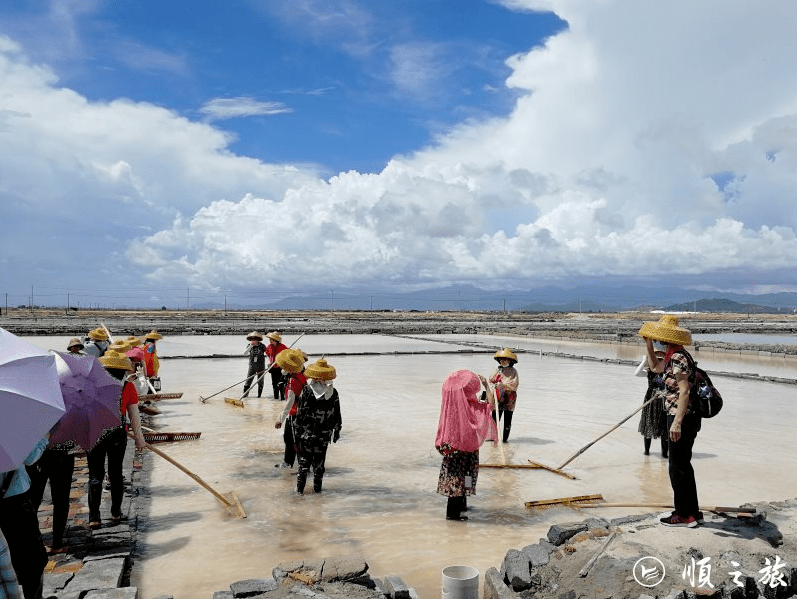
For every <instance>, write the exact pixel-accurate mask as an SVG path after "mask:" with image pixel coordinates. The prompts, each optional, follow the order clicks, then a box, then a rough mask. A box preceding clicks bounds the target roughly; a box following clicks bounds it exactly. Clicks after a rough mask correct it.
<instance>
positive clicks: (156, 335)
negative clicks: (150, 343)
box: [144, 329, 163, 341]
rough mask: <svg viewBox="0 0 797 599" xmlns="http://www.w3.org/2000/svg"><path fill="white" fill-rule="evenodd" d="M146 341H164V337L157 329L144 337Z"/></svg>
mask: <svg viewBox="0 0 797 599" xmlns="http://www.w3.org/2000/svg"><path fill="white" fill-rule="evenodd" d="M144 339H155V340H156V341H157V340H158V339H163V335H161V334H160V333H159V332H158V331H156V330H155V329H152V330H151V331H150V332H149V333H147V334H146V335H144Z"/></svg>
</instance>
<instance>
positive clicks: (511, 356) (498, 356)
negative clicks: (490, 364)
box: [493, 347, 517, 364]
mask: <svg viewBox="0 0 797 599" xmlns="http://www.w3.org/2000/svg"><path fill="white" fill-rule="evenodd" d="M493 358H495V360H496V361H497V362H500V361H501V360H502V359H503V360H512V364H517V356H516V355H515V352H513V351H512V350H511V349H509V348H508V347H505V348H504V349H502V350H501V351H497V352H495V355H493Z"/></svg>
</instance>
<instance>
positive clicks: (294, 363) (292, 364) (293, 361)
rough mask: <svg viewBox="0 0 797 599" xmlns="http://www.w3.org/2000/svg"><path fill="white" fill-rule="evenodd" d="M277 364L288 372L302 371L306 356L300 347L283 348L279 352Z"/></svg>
mask: <svg viewBox="0 0 797 599" xmlns="http://www.w3.org/2000/svg"><path fill="white" fill-rule="evenodd" d="M276 362H277V366H279V367H280V368H282V369H283V370H287V371H288V372H301V371H302V368H303V367H304V356H303V355H302V352H301V351H299V350H298V349H283V350H282V351H281V352H280V353H278V354H277V359H276Z"/></svg>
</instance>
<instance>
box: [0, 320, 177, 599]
mask: <svg viewBox="0 0 797 599" xmlns="http://www.w3.org/2000/svg"><path fill="white" fill-rule="evenodd" d="M158 339H162V336H161V335H160V334H159V333H158V332H157V331H155V330H153V331H151V332H149V333H147V334H146V335H144V337H143V340H142V339H141V338H138V337H132V336H131V337H127V338H124V339H122V338H120V339H117V340H115V341H113V342H111V340H110V338H109V335H108V333H107V331H105V330H103V329H94V330H92V331H89V333H88V334H87V335H86V337H85V339H84V341H81V340H80V339H78V338H77V337H74V338H72V339H70V340H69V342H68V344H67V353H66V354H65V355H66V356H67V357H66V358H64V359H63V361H65V360H67V359H74V357H84V358H85V359H88V358H87V356H92V357H94V358H96V359H97V360H98V361H99V362H100V364H102V366H103V367H104V368H105V370H106V371H107V373H108V374H109V375H110V377H111V378H113V379H114V380H116V381H118V383H119V386H120V389H119V397H120V401H119V420H118V425H115V426H111V427H110V428H107V429H105V430H103V431H102V433H101V435H100V437H99V439H98V440H97V442H96V443H95V444H94V446H93V447H90V448H85V447H84V448H80V447H78V446H77V445H76V444H75V443H74V442H71V441H70V442H67V443H53V442H50V435H49V433H48V435H47V436H46V437H45V438H43V439H41V440H40V441H39V442H38V443H37V444H36V446H35V447H34V448H33V450H32V451H31V453H30V454H29V455H28V456H27V458H26V459H25V460H24V463H23V464H22V465H21V466H20V467H19V468H17V469H16V470H13V471H9V472H3V473H0V532H1V533H2V534H0V590H2V592H3V594H4V595H0V596H8V597H14V598H16V597H20V598H21V597H23V596H24V598H25V599H39V598H41V597H42V588H43V587H42V581H43V578H42V575H43V572H44V567H45V564H46V563H47V550H46V549H45V547H44V543H43V541H42V536H41V531H40V529H39V522H38V510H39V506H40V505H41V502H42V499H43V496H44V490H45V487H46V485H47V483H48V482H49V484H50V495H51V498H52V504H53V524H52V531H53V532H52V546H51V549H50V551H51V552H53V553H58V552H61V551H63V549H64V539H63V537H64V532H65V529H66V523H67V519H68V515H69V496H70V492H71V488H72V476H73V473H74V468H75V455H76V454H77V453H79V452H81V451H84V450H85V451H86V461H87V464H88V469H89V485H88V509H89V513H88V517H89V528H92V529H96V528H99V527H100V526H102V520H101V516H100V504H101V500H102V491H103V486H104V481H105V474H106V461H107V473H108V483H109V486H110V492H111V505H110V520H111V523H112V524H118V523H120V522H122V521H124V520H126V518H127V516H126V515H125V514H123V512H122V498H123V496H124V476H123V473H122V468H123V460H124V455H125V451H126V448H127V437H128V429H129V430H130V434H132V436H133V438H134V440H135V445H136V448H139V449H141V448H144V447H145V446H146V441H145V439H144V435H143V432H142V428H141V418H140V415H139V409H138V397H139V395H140V394H146V393H148V392H151V391H152V381H153V379H155V377H157V373H158V366H159V365H158V357H157V351H156V342H157V340H158ZM67 367H68V363H67ZM56 426H57V425H56ZM53 430H55V429H53ZM51 432H52V431H51Z"/></svg>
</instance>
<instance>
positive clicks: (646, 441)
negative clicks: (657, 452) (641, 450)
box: [645, 437, 651, 455]
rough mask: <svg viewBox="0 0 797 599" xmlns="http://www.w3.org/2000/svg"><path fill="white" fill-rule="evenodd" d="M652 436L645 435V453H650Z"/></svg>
mask: <svg viewBox="0 0 797 599" xmlns="http://www.w3.org/2000/svg"><path fill="white" fill-rule="evenodd" d="M650 441H651V439H650V437H645V455H650Z"/></svg>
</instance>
